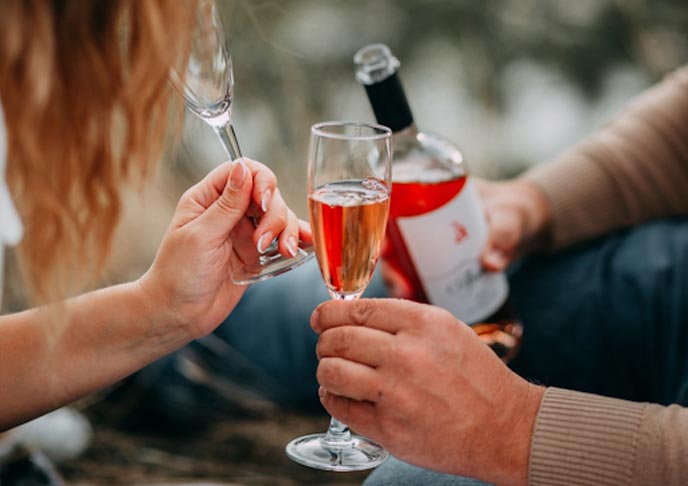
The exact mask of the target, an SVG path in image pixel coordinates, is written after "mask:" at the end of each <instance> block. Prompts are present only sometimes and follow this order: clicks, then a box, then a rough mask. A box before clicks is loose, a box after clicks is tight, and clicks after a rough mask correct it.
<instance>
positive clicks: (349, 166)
mask: <svg viewBox="0 0 688 486" xmlns="http://www.w3.org/2000/svg"><path fill="white" fill-rule="evenodd" d="M391 134H392V132H391V130H390V129H389V128H387V127H384V126H381V125H375V124H370V123H359V122H323V123H318V124H315V125H313V127H312V128H311V139H310V149H309V158H308V208H309V210H308V212H309V217H310V223H311V229H312V231H313V241H314V245H315V254H316V257H317V259H318V264H319V266H320V272H321V274H322V277H323V280H324V281H325V286H326V287H327V290H328V291H329V293H330V296H331V297H332V299H335V300H355V299H358V298H359V297H360V296H361V294H363V291H364V290H365V289H366V287H367V286H368V283H369V282H370V278H371V277H372V275H373V270H374V269H375V264H376V262H377V259H378V256H379V255H380V247H381V245H382V240H383V238H384V235H385V226H386V224H387V217H388V214H389V202H390V193H391V187H392V182H391V173H392V165H391V163H392V149H391ZM286 450H287V454H288V455H289V457H290V458H291V459H293V460H294V461H296V462H298V463H300V464H303V465H305V466H310V467H313V468H317V469H325V470H330V471H358V470H363V469H370V468H373V467H376V466H378V465H380V464H381V463H382V462H383V461H384V460H385V459H387V457H388V453H387V451H386V450H385V449H384V448H383V447H382V446H380V445H379V444H377V443H375V442H373V441H371V440H370V439H367V438H365V437H360V436H356V435H352V434H351V432H350V431H349V428H348V427H347V426H346V425H345V424H343V423H341V422H339V421H338V420H337V419H335V418H332V419H331V422H330V426H329V429H328V430H327V433H325V434H312V435H307V436H305V437H299V438H297V439H294V440H292V441H291V442H290V443H289V444H288V445H287V449H286Z"/></svg>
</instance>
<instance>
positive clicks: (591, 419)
mask: <svg viewBox="0 0 688 486" xmlns="http://www.w3.org/2000/svg"><path fill="white" fill-rule="evenodd" d="M645 406H646V404H642V403H634V402H629V401H626V400H618V399H615V398H606V397H602V396H599V395H591V394H588V393H581V392H574V391H569V390H562V389H558V388H548V389H547V391H546V392H545V395H544V397H543V400H542V403H541V405H540V410H539V411H538V415H537V419H536V422H535V430H534V432H533V439H532V443H531V449H530V460H529V466H528V477H529V484H530V485H532V486H537V485H545V484H547V485H562V486H563V485H571V484H598V485H616V484H630V483H631V482H632V481H631V476H632V471H633V464H634V462H635V455H636V447H637V442H638V432H639V428H640V421H641V418H642V415H643V411H644V409H645Z"/></svg>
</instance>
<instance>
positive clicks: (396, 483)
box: [363, 457, 488, 486]
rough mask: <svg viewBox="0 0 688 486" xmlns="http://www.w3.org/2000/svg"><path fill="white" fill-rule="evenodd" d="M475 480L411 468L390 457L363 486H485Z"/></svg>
mask: <svg viewBox="0 0 688 486" xmlns="http://www.w3.org/2000/svg"><path fill="white" fill-rule="evenodd" d="M487 484H488V483H484V482H482V481H478V480H477V479H471V478H464V477H460V476H452V475H450V474H442V473H437V472H434V471H428V470H427V469H422V468H419V467H416V466H411V465H409V464H406V463H405V462H401V461H399V460H397V459H395V458H393V457H390V458H389V459H388V460H387V461H385V462H384V463H383V464H382V465H381V466H380V467H378V468H377V469H375V470H374V471H373V472H372V473H371V474H370V476H368V478H367V479H366V480H365V482H364V483H363V485H364V486H390V485H393V486H486V485H487Z"/></svg>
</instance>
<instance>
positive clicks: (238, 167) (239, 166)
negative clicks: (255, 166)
mask: <svg viewBox="0 0 688 486" xmlns="http://www.w3.org/2000/svg"><path fill="white" fill-rule="evenodd" d="M247 172H248V169H247V168H246V164H244V160H243V159H237V160H236V161H235V162H234V167H232V172H231V173H230V174H229V187H230V189H232V190H234V191H238V190H239V189H241V186H243V185H244V179H246V173H247Z"/></svg>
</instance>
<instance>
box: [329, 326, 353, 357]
mask: <svg viewBox="0 0 688 486" xmlns="http://www.w3.org/2000/svg"><path fill="white" fill-rule="evenodd" d="M334 337H335V339H334V340H333V343H332V351H333V352H334V354H335V355H337V356H343V355H344V354H346V353H347V351H349V349H351V341H352V340H353V336H352V332H351V329H346V328H339V329H336V335H335V336H334Z"/></svg>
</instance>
